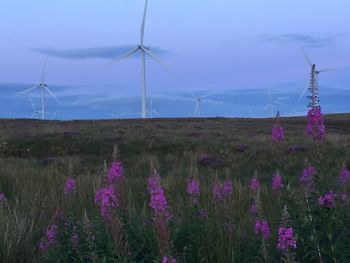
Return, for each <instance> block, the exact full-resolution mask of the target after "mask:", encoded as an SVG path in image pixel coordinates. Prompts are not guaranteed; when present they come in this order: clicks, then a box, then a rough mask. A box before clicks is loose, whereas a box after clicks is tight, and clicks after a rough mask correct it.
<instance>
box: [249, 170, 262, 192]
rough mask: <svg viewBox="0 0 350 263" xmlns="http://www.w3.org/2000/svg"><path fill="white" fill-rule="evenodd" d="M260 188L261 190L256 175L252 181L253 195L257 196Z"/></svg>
mask: <svg viewBox="0 0 350 263" xmlns="http://www.w3.org/2000/svg"><path fill="white" fill-rule="evenodd" d="M259 188H260V181H259V179H258V176H257V175H255V176H254V177H253V178H252V180H251V181H250V190H251V191H252V192H253V194H256V192H257V191H258V190H259Z"/></svg>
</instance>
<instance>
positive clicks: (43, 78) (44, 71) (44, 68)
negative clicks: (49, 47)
mask: <svg viewBox="0 0 350 263" xmlns="http://www.w3.org/2000/svg"><path fill="white" fill-rule="evenodd" d="M46 65H47V56H46V57H45V61H44V67H43V72H42V74H41V83H44V80H45V73H46Z"/></svg>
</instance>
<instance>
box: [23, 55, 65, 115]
mask: <svg viewBox="0 0 350 263" xmlns="http://www.w3.org/2000/svg"><path fill="white" fill-rule="evenodd" d="M46 64H47V57H46V58H45V62H44V67H43V72H42V74H41V82H40V83H39V84H37V85H34V86H33V87H31V88H29V89H26V90H24V91H22V92H21V93H20V94H24V93H28V92H31V91H34V90H35V89H37V88H41V111H40V113H41V119H42V120H45V92H47V93H49V94H50V96H51V97H52V98H54V100H55V101H56V102H57V103H60V102H59V101H58V99H57V98H56V96H55V95H54V94H53V93H52V92H51V90H50V89H49V87H48V85H47V84H46V83H45V82H44V81H45V73H46Z"/></svg>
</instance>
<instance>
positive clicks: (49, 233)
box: [39, 224, 58, 252]
mask: <svg viewBox="0 0 350 263" xmlns="http://www.w3.org/2000/svg"><path fill="white" fill-rule="evenodd" d="M57 233H58V226H57V225H55V224H53V225H51V226H50V227H48V228H47V229H46V232H45V237H44V238H43V239H42V240H41V241H40V243H39V248H40V250H41V252H45V251H46V250H47V249H48V248H49V247H50V246H52V245H55V244H56V242H57V241H56V237H57Z"/></svg>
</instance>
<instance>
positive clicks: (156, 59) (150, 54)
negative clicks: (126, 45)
mask: <svg viewBox="0 0 350 263" xmlns="http://www.w3.org/2000/svg"><path fill="white" fill-rule="evenodd" d="M141 49H142V50H143V51H144V52H145V53H146V54H147V55H149V56H150V57H151V58H153V59H154V60H155V61H156V62H158V63H159V64H160V65H162V66H163V67H164V68H165V69H166V70H167V71H169V68H168V67H167V66H166V65H165V64H164V63H163V62H162V61H161V60H160V59H159V58H157V57H156V55H155V54H154V53H153V52H151V51H150V50H149V49H146V48H144V47H141Z"/></svg>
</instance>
